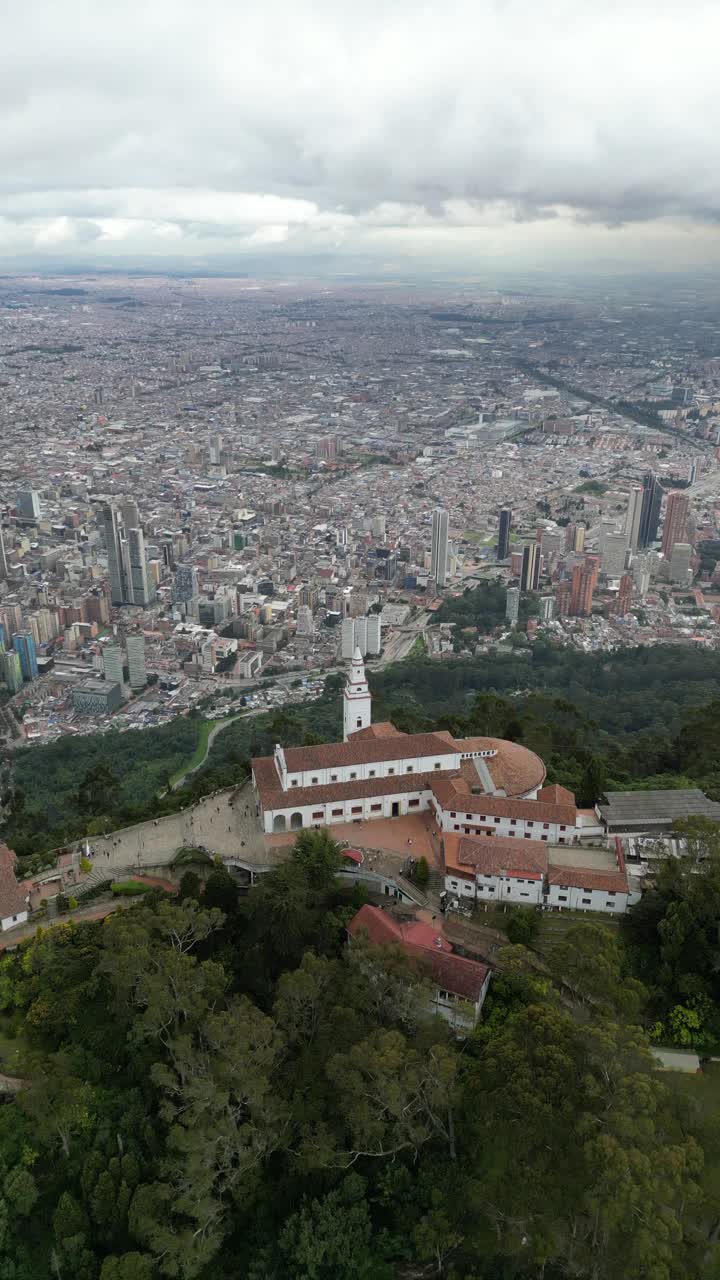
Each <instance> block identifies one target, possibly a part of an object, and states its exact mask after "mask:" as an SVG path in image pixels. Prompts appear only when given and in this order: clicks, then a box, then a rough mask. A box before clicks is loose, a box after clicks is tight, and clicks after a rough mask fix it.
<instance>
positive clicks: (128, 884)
mask: <svg viewBox="0 0 720 1280" xmlns="http://www.w3.org/2000/svg"><path fill="white" fill-rule="evenodd" d="M110 889H111V891H112V893H115V894H117V895H118V896H119V897H123V898H136V897H138V896H139V895H140V894H141V893H150V891H151V889H152V885H151V884H145V883H144V882H143V881H142V880H113V883H112V884H111V885H110Z"/></svg>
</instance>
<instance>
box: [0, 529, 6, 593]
mask: <svg viewBox="0 0 720 1280" xmlns="http://www.w3.org/2000/svg"><path fill="white" fill-rule="evenodd" d="M7 576H8V567H7V556H6V555H5V543H4V541H3V531H2V528H0V582H2V581H3V579H4V578H7Z"/></svg>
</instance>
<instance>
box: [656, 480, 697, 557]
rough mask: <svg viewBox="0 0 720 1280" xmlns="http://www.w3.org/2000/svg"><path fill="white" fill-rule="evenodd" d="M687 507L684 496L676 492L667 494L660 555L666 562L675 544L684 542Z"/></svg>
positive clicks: (687, 500) (685, 496)
mask: <svg viewBox="0 0 720 1280" xmlns="http://www.w3.org/2000/svg"><path fill="white" fill-rule="evenodd" d="M689 506H690V502H689V499H688V497H687V495H686V494H684V493H679V492H678V491H677V490H673V492H672V493H669V494H668V500H667V506H666V508H665V521H664V523H663V533H662V553H663V555H664V557H665V559H666V560H669V559H670V557H671V555H672V549H673V547H674V546H675V543H676V542H684V541H685V538H686V536H687V518H688V508H689Z"/></svg>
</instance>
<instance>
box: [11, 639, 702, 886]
mask: <svg viewBox="0 0 720 1280" xmlns="http://www.w3.org/2000/svg"><path fill="white" fill-rule="evenodd" d="M341 684H342V679H341V677H339V676H331V677H328V680H327V681H326V691H325V694H324V696H323V697H321V698H319V699H318V700H316V701H314V702H308V703H305V704H300V705H296V706H292V707H289V708H286V709H283V710H279V711H273V712H268V713H266V714H263V715H257V716H247V717H241V718H240V719H238V720H236V721H235V722H234V723H232V724H230V725H228V727H227V729H226V730H224V731H223V732H222V733H221V734H219V735H218V737H217V738H216V739H215V742H214V743H213V747H212V750H211V753H210V756H209V758H208V760H207V762H206V764H205V765H204V766H203V767H202V768H201V769H200V770H198V772H197V773H195V774H193V775H192V777H191V778H189V779H188V781H187V783H186V785H184V786H183V787H181V788H179V789H178V790H177V791H170V792H168V791H167V783H168V779H169V778H170V777H171V776H172V774H173V773H175V772H176V771H177V770H180V769H181V768H182V767H183V765H185V764H187V762H188V761H189V760H190V759H191V757H192V754H193V752H194V750H195V747H196V745H197V742H198V737H199V733H200V725H201V723H202V722H201V721H200V720H199V719H195V718H193V717H192V716H190V717H180V718H178V719H177V720H174V721H172V722H171V723H170V724H167V725H164V726H162V727H161V728H157V729H148V730H145V731H142V732H130V733H126V734H106V735H98V734H92V735H88V736H86V737H78V738H72V739H68V738H64V739H62V740H61V741H60V742H57V743H52V744H50V745H47V746H30V747H26V748H22V749H21V750H18V751H17V752H16V753H15V754H14V757H13V759H14V770H13V787H12V788H8V790H7V794H6V797H5V798H6V800H7V811H6V812H7V816H6V819H5V822H4V824H3V826H2V827H0V838H2V839H3V840H5V841H6V842H7V843H8V844H9V845H10V846H11V847H13V848H14V849H16V850H17V852H18V854H19V855H20V856H21V859H22V861H21V870H22V871H23V872H25V871H27V870H34V869H35V868H36V867H37V866H39V865H40V862H41V861H42V855H43V853H44V851H46V850H50V849H53V848H57V847H58V846H60V845H62V844H63V843H64V842H65V841H68V840H71V839H73V838H76V837H79V836H82V835H84V834H86V833H89V834H94V833H97V832H100V831H105V830H111V829H112V828H113V827H118V826H123V825H127V824H128V823H131V822H136V821H140V820H142V819H144V818H150V817H158V816H162V815H163V814H166V813H170V812H172V811H174V810H175V809H178V808H181V807H184V806H185V805H187V804H189V803H192V802H193V801H194V800H197V799H198V798H200V797H201V796H202V795H204V794H207V793H208V792H209V791H212V790H215V789H216V788H218V787H222V786H232V785H234V784H236V783H238V782H239V781H241V780H242V779H243V778H244V777H245V776H247V772H248V769H249V762H250V759H251V758H252V757H253V756H255V755H264V754H268V753H270V752H271V751H272V749H273V747H274V744H275V743H276V742H281V743H283V745H285V746H295V745H300V744H303V743H317V742H327V741H334V740H337V739H338V738H339V737H340V736H341V734H342V713H341V702H340V688H341ZM370 686H371V690H372V694H373V717H374V719H375V720H376V721H377V720H383V719H391V720H393V721H394V723H396V724H397V725H398V727H399V728H401V729H404V730H406V731H408V732H419V731H421V730H426V729H432V728H445V729H450V730H451V731H452V732H454V733H457V734H459V735H463V734H483V735H488V736H495V737H505V738H510V739H512V740H513V741H518V742H522V743H524V744H525V745H527V746H528V747H530V748H531V749H532V750H534V751H537V752H538V754H539V755H540V756H541V757H542V758H543V760H544V761H545V763H546V765H547V768H548V776H549V778H550V780H551V781H557V782H561V783H563V784H564V785H566V786H568V787H570V788H571V789H572V790H574V791H575V792H576V794H577V796H578V800H579V802H580V803H581V804H583V805H585V804H592V803H594V802H595V801H596V800H597V799H598V798H599V796H600V795H601V794H602V793H603V791H604V790H605V789H607V788H608V787H609V788H610V789H611V790H612V789H614V788H628V787H647V786H688V785H692V786H702V787H703V788H704V789H705V790H706V791H707V793H708V794H709V795H710V796H712V797H713V798H716V799H720V654H717V653H715V652H712V651H705V650H691V649H687V648H682V647H679V646H676V647H673V646H657V647H653V648H637V649H627V650H620V651H618V652H616V653H599V654H585V653H580V652H578V651H576V650H572V649H567V648H559V647H557V646H554V645H551V644H549V643H547V642H546V641H545V640H542V639H538V640H536V641H535V642H534V643H533V644H532V645H528V646H526V647H517V648H514V649H513V651H512V652H510V653H497V654H486V655H483V656H482V657H478V658H472V659H462V658H452V659H450V660H449V661H443V662H435V661H432V660H430V659H426V658H422V657H421V658H417V659H413V660H410V661H405V662H402V663H398V664H396V665H395V666H390V667H387V668H385V669H384V670H383V671H378V672H374V673H373V672H371V673H370Z"/></svg>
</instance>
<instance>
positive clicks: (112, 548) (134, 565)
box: [102, 502, 155, 606]
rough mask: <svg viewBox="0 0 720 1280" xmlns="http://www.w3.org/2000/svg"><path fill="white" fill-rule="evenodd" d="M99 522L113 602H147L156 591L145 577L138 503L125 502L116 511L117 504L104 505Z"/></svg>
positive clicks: (145, 565)
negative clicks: (101, 529)
mask: <svg viewBox="0 0 720 1280" xmlns="http://www.w3.org/2000/svg"><path fill="white" fill-rule="evenodd" d="M102 524H103V528H104V531H105V543H106V546H107V553H108V574H109V577H110V592H111V599H112V602H113V604H135V605H141V606H146V605H148V604H150V603H151V602H152V600H153V599H154V596H155V592H154V587H151V585H150V580H149V577H148V570H147V559H146V556H145V535H144V534H143V531H142V529H141V528H140V517H139V515H138V509H137V506H136V505H135V503H134V502H124V503H123V504H122V507H121V509H120V510H119V511H118V509H117V507H113V506H106V507H103V511H102Z"/></svg>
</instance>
